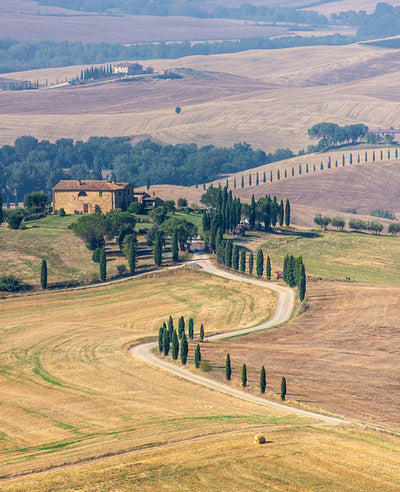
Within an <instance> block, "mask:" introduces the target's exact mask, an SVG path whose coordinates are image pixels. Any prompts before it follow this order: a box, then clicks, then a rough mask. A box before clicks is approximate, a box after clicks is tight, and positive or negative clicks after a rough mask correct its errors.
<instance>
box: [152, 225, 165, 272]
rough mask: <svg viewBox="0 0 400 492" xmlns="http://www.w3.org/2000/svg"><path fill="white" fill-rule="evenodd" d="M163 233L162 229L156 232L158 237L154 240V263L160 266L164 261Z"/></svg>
mask: <svg viewBox="0 0 400 492" xmlns="http://www.w3.org/2000/svg"><path fill="white" fill-rule="evenodd" d="M162 240H163V235H162V232H161V231H157V232H156V239H155V242H154V250H153V256H154V263H155V264H156V265H157V266H158V267H159V266H161V262H162V254H163V244H162Z"/></svg>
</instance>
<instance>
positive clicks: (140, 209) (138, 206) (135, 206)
mask: <svg viewBox="0 0 400 492" xmlns="http://www.w3.org/2000/svg"><path fill="white" fill-rule="evenodd" d="M128 212H129V213H131V214H138V215H142V214H144V212H145V208H144V205H143V203H141V202H132V203H130V204H129V206H128Z"/></svg>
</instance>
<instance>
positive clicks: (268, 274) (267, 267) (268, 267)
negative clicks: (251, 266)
mask: <svg viewBox="0 0 400 492" xmlns="http://www.w3.org/2000/svg"><path fill="white" fill-rule="evenodd" d="M265 275H266V277H267V279H268V280H271V259H270V257H269V255H267V263H266V265H265Z"/></svg>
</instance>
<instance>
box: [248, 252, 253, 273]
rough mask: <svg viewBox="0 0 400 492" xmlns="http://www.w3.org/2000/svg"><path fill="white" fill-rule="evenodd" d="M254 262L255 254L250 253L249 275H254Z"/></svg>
mask: <svg viewBox="0 0 400 492" xmlns="http://www.w3.org/2000/svg"><path fill="white" fill-rule="evenodd" d="M253 262H254V257H253V253H252V252H251V251H250V254H249V273H250V275H252V274H253Z"/></svg>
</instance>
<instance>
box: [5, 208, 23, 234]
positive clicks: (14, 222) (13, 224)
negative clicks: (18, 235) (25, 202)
mask: <svg viewBox="0 0 400 492" xmlns="http://www.w3.org/2000/svg"><path fill="white" fill-rule="evenodd" d="M23 219H24V211H23V210H22V209H21V208H16V209H15V210H13V211H12V212H10V214H9V215H8V227H9V228H10V229H19V226H20V225H21V223H22V221H23Z"/></svg>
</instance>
